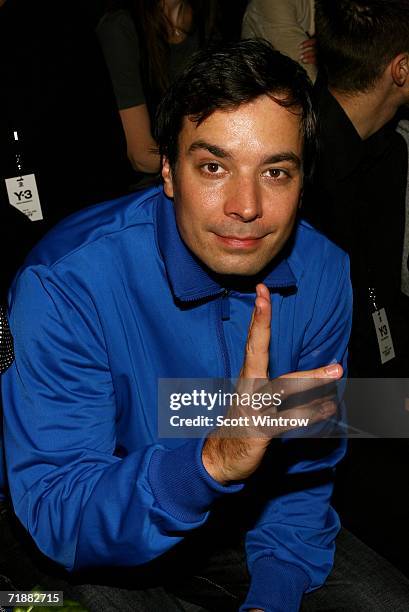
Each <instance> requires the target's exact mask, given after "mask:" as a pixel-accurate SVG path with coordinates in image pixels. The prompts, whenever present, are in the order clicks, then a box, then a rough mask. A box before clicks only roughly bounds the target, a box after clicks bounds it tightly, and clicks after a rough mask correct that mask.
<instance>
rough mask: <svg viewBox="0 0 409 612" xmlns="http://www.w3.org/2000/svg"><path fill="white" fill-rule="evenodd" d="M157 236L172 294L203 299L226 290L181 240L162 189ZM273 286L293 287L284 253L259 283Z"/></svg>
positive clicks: (180, 297)
mask: <svg viewBox="0 0 409 612" xmlns="http://www.w3.org/2000/svg"><path fill="white" fill-rule="evenodd" d="M156 235H157V241H158V246H159V251H160V253H161V255H162V259H163V261H164V264H165V268H166V272H167V276H168V280H169V284H170V286H171V289H172V292H173V295H174V296H175V297H176V298H177V299H178V300H180V301H186V302H187V301H194V300H201V299H204V298H207V297H210V296H212V295H218V294H220V293H222V292H223V291H224V287H223V284H222V282H223V281H222V279H221V278H220V277H218V276H217V275H214V274H212V272H211V271H210V270H209V269H208V268H206V266H204V264H202V262H200V261H199V260H198V259H197V258H196V257H195V256H194V255H193V253H192V252H191V251H190V250H189V249H188V248H187V247H186V245H185V244H184V242H183V241H182V239H181V237H180V234H179V230H178V228H177V225H176V219H175V214H174V208H173V203H172V200H170V199H169V198H167V197H166V196H165V194H164V193H163V190H162V189H161V191H160V195H159V199H158V203H157V207H156ZM261 281H262V282H264V283H265V284H266V285H267V287H269V288H271V289H277V288H285V287H294V286H296V278H295V276H294V274H293V272H292V270H291V268H290V266H289V264H288V262H287V260H286V258H285V257H284V256H282V257H280V258H277V259H276V260H274V265H271V266H270V267H269V269H268V270H266V271H265V272H264V274H261V275H260V278H259V279H257V282H261Z"/></svg>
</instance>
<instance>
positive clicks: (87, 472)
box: [2, 266, 241, 570]
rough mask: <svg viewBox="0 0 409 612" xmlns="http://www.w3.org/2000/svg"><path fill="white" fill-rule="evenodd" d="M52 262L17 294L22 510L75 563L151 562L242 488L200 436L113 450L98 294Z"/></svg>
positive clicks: (12, 461) (9, 425)
mask: <svg viewBox="0 0 409 612" xmlns="http://www.w3.org/2000/svg"><path fill="white" fill-rule="evenodd" d="M43 268H44V269H42V270H38V268H28V269H26V270H25V271H24V272H23V273H22V274H21V276H20V278H19V280H18V281H17V283H16V286H15V288H14V291H13V294H12V299H11V321H10V323H11V328H12V332H13V335H14V340H15V354H16V359H15V363H14V364H13V366H12V367H11V368H9V370H8V371H7V372H6V373H5V375H4V380H3V381H2V383H3V384H2V391H3V404H4V441H5V454H6V463H7V469H8V481H9V485H10V492H11V496H12V501H13V505H14V509H15V512H16V514H17V516H18V517H19V519H20V520H21V522H22V523H23V525H24V526H25V527H26V529H27V530H28V532H29V533H30V534H31V536H32V537H33V539H34V541H35V542H36V544H37V546H38V547H39V549H40V550H41V551H42V552H43V553H45V554H46V555H47V556H49V557H50V558H52V559H53V560H55V561H57V562H59V563H60V564H62V565H63V566H65V567H66V568H67V569H68V570H72V569H77V568H80V567H89V566H101V565H137V564H142V563H145V562H147V561H150V560H151V559H153V558H155V557H157V556H159V555H160V554H162V553H164V552H165V551H166V550H168V549H169V548H171V547H172V546H174V545H175V544H176V543H177V542H179V541H180V540H181V539H182V537H183V535H184V533H186V532H187V531H189V530H190V529H193V528H195V527H197V526H199V525H201V524H202V523H204V521H205V520H206V518H207V512H208V509H209V506H210V504H211V503H212V501H213V500H214V499H216V498H217V497H219V496H220V495H222V494H225V493H228V492H234V491H237V490H239V489H240V488H241V485H233V486H232V487H223V486H221V485H219V484H218V483H216V482H215V481H214V480H213V479H212V478H211V477H210V476H209V475H208V474H207V472H206V470H205V469H204V467H203V465H202V462H201V448H202V441H201V440H191V441H188V442H186V443H184V444H182V445H181V446H179V447H178V448H175V449H171V450H168V449H164V448H163V447H161V446H160V445H152V446H148V447H143V448H140V450H138V451H135V452H132V453H130V454H129V455H128V456H126V457H125V458H120V457H118V456H116V455H115V447H116V439H115V435H116V434H115V432H116V429H115V425H116V411H117V409H118V407H117V406H116V402H115V393H114V388H113V384H112V380H111V375H110V368H109V363H108V357H107V351H106V348H105V345H104V336H103V333H102V329H101V327H100V324H99V320H98V315H97V312H96V309H95V307H94V305H93V302H92V298H91V297H90V296H89V295H88V294H87V293H86V292H85V291H81V290H78V288H77V289H76V290H75V291H74V288H73V287H70V286H69V283H68V281H67V279H65V280H63V279H59V278H58V277H57V276H56V275H55V274H54V273H53V272H52V270H50V269H48V268H46V267H45V266H44V267H43ZM152 410H156V406H152ZM176 481H177V486H176Z"/></svg>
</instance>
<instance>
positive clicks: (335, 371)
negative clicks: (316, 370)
mask: <svg viewBox="0 0 409 612" xmlns="http://www.w3.org/2000/svg"><path fill="white" fill-rule="evenodd" d="M324 372H325V374H326V375H327V376H329V377H331V378H336V377H337V376H338V375H339V367H338V366H337V365H331V366H327V367H326V368H325V369H324Z"/></svg>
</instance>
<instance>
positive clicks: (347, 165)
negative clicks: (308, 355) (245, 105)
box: [305, 0, 409, 377]
mask: <svg viewBox="0 0 409 612" xmlns="http://www.w3.org/2000/svg"><path fill="white" fill-rule="evenodd" d="M408 16H409V2H408V1H407V0H336V1H335V2H326V1H325V0H322V1H319V2H318V3H317V11H316V24H317V32H318V42H319V54H320V55H319V57H320V62H321V64H322V66H323V69H324V72H325V75H326V79H327V81H328V86H323V85H322V80H321V84H320V85H318V87H317V93H318V97H319V112H320V119H321V124H322V128H321V143H320V144H321V155H320V157H319V162H318V166H317V172H316V174H315V182H314V189H313V190H312V193H311V197H310V198H307V201H306V202H305V204H306V207H307V209H309V210H310V212H309V217H310V218H312V219H313V220H314V222H316V223H317V224H319V226H320V228H321V229H323V230H324V231H325V232H326V233H327V234H328V235H329V236H330V237H331V239H333V240H334V241H336V242H337V243H338V244H339V245H340V246H341V247H342V248H344V249H345V250H347V251H348V253H349V255H350V258H351V276H352V284H353V287H354V325H353V333H352V338H351V343H350V359H349V373H350V374H351V375H353V376H357V377H372V376H380V377H386V376H395V377H398V376H402V377H406V376H407V375H408V372H409V320H408V317H407V312H408V306H409V299H408V297H407V295H405V294H404V293H402V290H401V271H402V252H403V241H404V229H405V200H406V185H407V165H408V164H407V157H408V155H407V146H406V144H405V141H404V139H403V138H402V136H401V135H400V134H399V133H397V132H396V113H397V111H398V110H399V109H400V108H402V107H403V106H404V105H405V104H407V103H408V101H409V62H408V57H409V55H408V54H409V20H408ZM386 177H388V179H390V180H385V178H386ZM404 273H405V276H406V277H407V261H405V262H404ZM381 309H384V313H385V314H384V316H383V318H384V320H385V321H386V319H387V325H388V328H389V332H390V338H391V343H392V345H393V351H390V352H389V353H388V354H382V353H381V351H380V348H379V343H378V339H377V335H376V329H375V325H374V319H373V316H372V315H373V313H374V312H375V311H380V310H381ZM385 316H386V318H385ZM389 344H390V343H389Z"/></svg>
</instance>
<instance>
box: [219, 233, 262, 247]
mask: <svg viewBox="0 0 409 612" xmlns="http://www.w3.org/2000/svg"><path fill="white" fill-rule="evenodd" d="M215 236H216V239H217V240H218V242H221V243H222V244H223V245H224V246H226V247H229V248H231V249H251V248H254V247H256V246H258V245H259V244H260V242H261V240H262V237H260V238H253V237H241V236H220V235H219V234H215Z"/></svg>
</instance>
